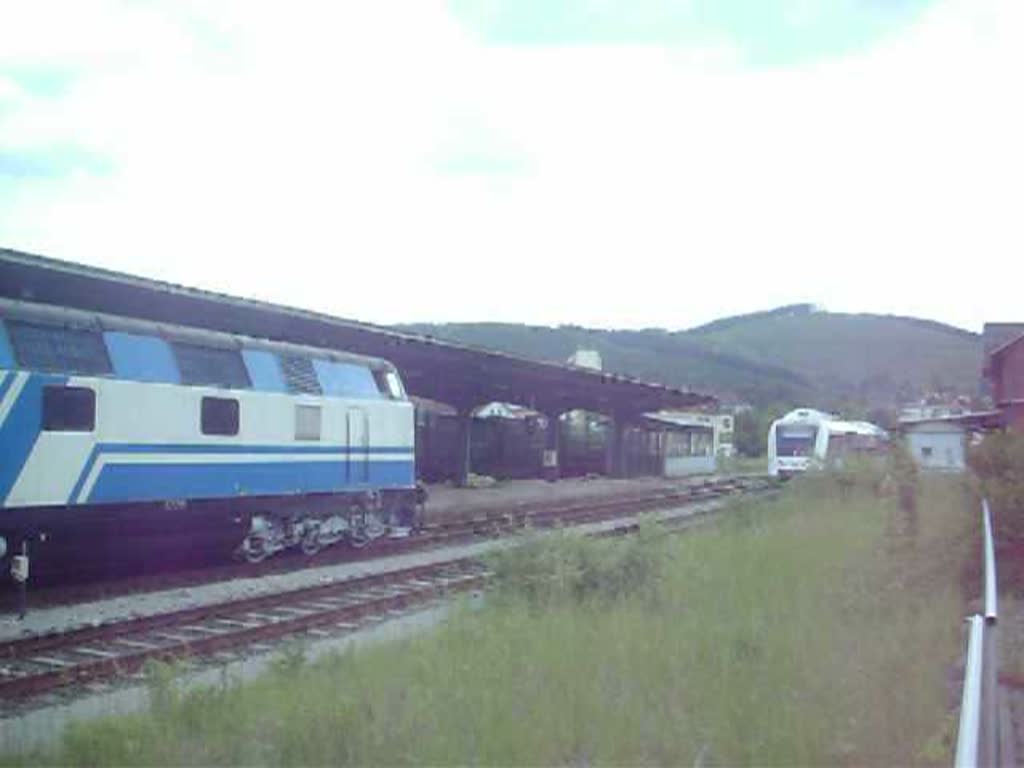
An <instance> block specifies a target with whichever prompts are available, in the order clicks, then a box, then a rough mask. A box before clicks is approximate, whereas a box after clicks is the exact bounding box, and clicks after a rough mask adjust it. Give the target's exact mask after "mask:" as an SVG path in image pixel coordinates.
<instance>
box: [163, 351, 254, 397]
mask: <svg viewBox="0 0 1024 768" xmlns="http://www.w3.org/2000/svg"><path fill="white" fill-rule="evenodd" d="M171 346H172V347H173V348H174V356H175V358H177V360H178V369H179V370H180V371H181V383H182V384H198V385H204V386H209V387H230V388H232V389H247V388H248V387H249V386H251V382H250V381H249V372H248V371H247V370H246V369H245V363H244V362H242V355H241V353H240V352H239V351H238V350H237V349H218V348H217V347H201V346H199V345H198V344H184V343H182V342H174V343H173V344H172V345H171Z"/></svg>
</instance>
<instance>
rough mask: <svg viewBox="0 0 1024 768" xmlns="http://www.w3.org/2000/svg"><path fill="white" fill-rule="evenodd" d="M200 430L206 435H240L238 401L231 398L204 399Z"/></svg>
mask: <svg viewBox="0 0 1024 768" xmlns="http://www.w3.org/2000/svg"><path fill="white" fill-rule="evenodd" d="M201 411H202V413H201V419H200V422H201V423H200V428H201V429H202V432H203V434H204V435H229V436H230V435H237V434H238V401H237V400H234V399H232V398H229V397H204V398H203V403H202V408H201Z"/></svg>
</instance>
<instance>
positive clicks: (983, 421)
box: [898, 411, 1000, 472]
mask: <svg viewBox="0 0 1024 768" xmlns="http://www.w3.org/2000/svg"><path fill="white" fill-rule="evenodd" d="M999 424H1000V414H999V412H998V411H983V412H972V413H963V414H958V415H947V416H925V417H922V418H906V417H904V418H901V419H900V421H899V427H898V428H899V431H900V432H901V433H902V434H903V436H904V439H905V440H906V442H907V448H908V449H909V450H910V453H911V454H912V455H913V457H914V461H916V462H917V465H918V466H919V467H921V469H931V470H941V471H945V472H960V471H962V470H963V469H964V467H966V466H967V444H968V438H969V436H971V435H973V434H976V433H980V432H986V431H990V430H992V429H994V428H997V427H998V426H999Z"/></svg>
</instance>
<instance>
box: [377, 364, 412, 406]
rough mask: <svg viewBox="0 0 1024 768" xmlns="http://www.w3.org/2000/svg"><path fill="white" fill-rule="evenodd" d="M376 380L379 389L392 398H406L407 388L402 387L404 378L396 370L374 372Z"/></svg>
mask: <svg viewBox="0 0 1024 768" xmlns="http://www.w3.org/2000/svg"><path fill="white" fill-rule="evenodd" d="M373 378H374V381H376V382H377V389H378V390H380V393H381V394H382V395H384V396H385V397H387V398H390V399H391V400H404V399H405V390H404V389H402V380H401V379H400V378H398V374H397V373H395V372H394V371H381V370H377V371H374V372H373Z"/></svg>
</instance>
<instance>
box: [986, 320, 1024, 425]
mask: <svg viewBox="0 0 1024 768" xmlns="http://www.w3.org/2000/svg"><path fill="white" fill-rule="evenodd" d="M983 344H984V349H985V362H984V367H983V369H982V373H983V375H984V377H985V379H986V381H987V382H988V384H989V386H990V387H991V393H992V401H993V403H995V406H996V408H998V409H999V411H1000V412H1001V413H1002V415H1003V423H1004V424H1005V425H1006V426H1007V427H1008V428H1010V429H1013V430H1017V431H1022V432H1024V323H986V324H985V330H984V335H983Z"/></svg>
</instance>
